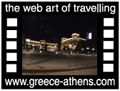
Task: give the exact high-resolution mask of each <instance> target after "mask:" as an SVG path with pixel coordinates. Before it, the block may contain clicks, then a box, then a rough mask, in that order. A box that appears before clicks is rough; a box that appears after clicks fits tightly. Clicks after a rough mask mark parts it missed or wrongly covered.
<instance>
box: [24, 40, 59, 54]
mask: <svg viewBox="0 0 120 91" xmlns="http://www.w3.org/2000/svg"><path fill="white" fill-rule="evenodd" d="M25 45H26V47H28V48H31V49H41V50H45V49H46V50H47V51H49V52H55V51H57V50H58V44H57V43H48V42H46V41H45V40H40V41H35V40H30V39H26V44H25Z"/></svg>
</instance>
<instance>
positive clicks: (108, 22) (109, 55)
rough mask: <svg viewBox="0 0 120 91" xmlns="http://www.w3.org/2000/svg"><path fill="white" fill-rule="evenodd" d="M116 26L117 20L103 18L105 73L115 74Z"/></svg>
mask: <svg viewBox="0 0 120 91" xmlns="http://www.w3.org/2000/svg"><path fill="white" fill-rule="evenodd" d="M114 26H115V18H113V17H110V18H103V72H114V61H115V60H114V54H115V53H114V37H115V36H114V31H115V29H114ZM106 27H107V28H106Z"/></svg>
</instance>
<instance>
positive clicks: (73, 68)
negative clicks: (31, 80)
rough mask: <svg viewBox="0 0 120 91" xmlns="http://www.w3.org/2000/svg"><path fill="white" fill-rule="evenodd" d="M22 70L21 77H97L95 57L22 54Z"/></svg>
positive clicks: (35, 53) (36, 53) (37, 53)
mask: <svg viewBox="0 0 120 91" xmlns="http://www.w3.org/2000/svg"><path fill="white" fill-rule="evenodd" d="M22 69H23V75H97V56H86V55H63V54H54V53H39V52H22ZM36 70H37V71H36ZM54 70H55V71H54Z"/></svg>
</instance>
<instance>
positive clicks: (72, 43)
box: [61, 33, 86, 50]
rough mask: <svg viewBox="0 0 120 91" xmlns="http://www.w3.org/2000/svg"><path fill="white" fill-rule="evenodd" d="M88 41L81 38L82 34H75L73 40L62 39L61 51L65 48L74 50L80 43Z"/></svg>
mask: <svg viewBox="0 0 120 91" xmlns="http://www.w3.org/2000/svg"><path fill="white" fill-rule="evenodd" d="M80 41H86V39H85V38H80V34H78V33H73V34H72V36H71V38H65V37H64V38H62V39H61V50H63V49H64V48H66V49H68V48H69V49H71V50H74V49H75V48H76V47H77V44H78V42H80Z"/></svg>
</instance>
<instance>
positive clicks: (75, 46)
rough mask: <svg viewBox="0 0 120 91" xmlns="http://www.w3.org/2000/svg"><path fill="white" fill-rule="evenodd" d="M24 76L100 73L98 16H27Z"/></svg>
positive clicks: (24, 32)
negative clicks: (98, 61)
mask: <svg viewBox="0 0 120 91" xmlns="http://www.w3.org/2000/svg"><path fill="white" fill-rule="evenodd" d="M22 75H97V15H23V16H22Z"/></svg>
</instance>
